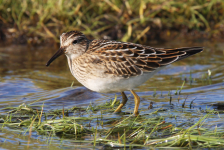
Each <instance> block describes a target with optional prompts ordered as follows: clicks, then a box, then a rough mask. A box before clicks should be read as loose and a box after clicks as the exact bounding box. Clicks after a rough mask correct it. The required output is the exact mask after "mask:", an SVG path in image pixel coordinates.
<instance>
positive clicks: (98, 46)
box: [46, 31, 203, 116]
mask: <svg viewBox="0 0 224 150" xmlns="http://www.w3.org/2000/svg"><path fill="white" fill-rule="evenodd" d="M202 51H203V47H180V48H155V47H150V46H146V45H141V44H135V43H130V42H120V41H115V40H105V39H93V40H90V39H88V38H87V37H86V36H85V35H84V34H83V33H82V32H80V31H69V32H66V33H62V34H61V36H60V48H59V49H58V51H57V52H56V53H55V54H54V55H53V56H52V57H51V58H50V59H49V61H48V62H47V64H46V66H49V65H50V64H51V63H52V62H53V61H54V60H55V59H56V58H58V57H59V56H61V55H62V54H65V55H66V57H67V61H68V66H69V68H70V71H71V74H72V75H73V76H74V77H75V78H76V79H77V80H78V81H79V82H80V83H81V84H82V85H84V86H85V87H86V88H88V89H90V90H92V91H96V92H99V93H115V92H120V93H121V95H122V102H121V103H120V104H119V106H118V107H117V108H116V109H115V111H114V112H115V113H116V112H120V111H121V108H122V107H123V106H124V105H125V104H126V102H127V101H128V98H127V96H126V94H125V93H124V91H128V90H129V91H130V92H131V93H132V94H133V96H134V102H135V106H134V112H133V114H134V115H136V116H137V115H139V112H138V108H139V104H140V97H139V96H138V95H137V94H136V93H135V91H134V88H136V87H137V86H140V85H141V84H143V83H144V82H146V81H147V80H148V79H149V78H150V77H152V76H153V75H154V74H156V73H157V72H158V71H160V70H161V69H163V68H164V67H165V66H167V65H169V64H171V63H173V62H176V61H179V60H182V59H184V58H187V57H189V56H191V55H194V54H197V53H199V52H202Z"/></svg>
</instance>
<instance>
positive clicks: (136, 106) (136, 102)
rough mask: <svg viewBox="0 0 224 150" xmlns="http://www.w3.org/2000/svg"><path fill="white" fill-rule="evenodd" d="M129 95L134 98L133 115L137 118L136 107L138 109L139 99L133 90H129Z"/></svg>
mask: <svg viewBox="0 0 224 150" xmlns="http://www.w3.org/2000/svg"><path fill="white" fill-rule="evenodd" d="M131 93H132V94H133V95H134V98H135V109H134V114H135V115H136V116H137V115H138V114H139V113H138V107H139V104H140V98H139V96H138V95H137V94H136V93H135V92H134V91H133V90H131Z"/></svg>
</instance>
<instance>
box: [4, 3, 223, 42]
mask: <svg viewBox="0 0 224 150" xmlns="http://www.w3.org/2000/svg"><path fill="white" fill-rule="evenodd" d="M223 8H224V2H223V1H222V0H210V1H201V0H196V1H186V0H182V1H177V0H160V1H156V0H151V1H148V0H140V1H135V0H129V1H117V0H103V1H97V0H90V1H86V0H77V1H69V0H60V1H54V0H46V1H42V0H35V1H30V0H23V1H17V0H2V1H0V27H1V28H0V29H1V31H2V32H1V39H2V40H3V39H4V38H5V37H6V36H5V35H6V34H9V35H11V36H12V38H13V39H16V40H17V42H19V43H30V44H40V43H43V42H46V43H47V42H49V41H54V42H59V38H58V37H59V35H60V34H61V33H63V32H67V31H70V30H80V31H83V32H84V33H85V34H87V35H88V36H90V37H93V38H109V39H115V40H116V39H119V40H122V41H134V42H137V41H138V42H141V43H146V41H149V40H150V39H157V40H166V39H170V35H171V34H172V33H173V31H174V32H176V31H178V32H184V34H186V33H188V32H191V31H194V32H193V33H197V31H203V32H205V33H206V34H204V33H203V34H202V36H203V37H204V36H207V37H222V36H223V28H222V26H223V24H224V22H223V20H224V9H223ZM195 31H196V32H195ZM174 35H176V34H174ZM189 35H190V34H189ZM196 35H197V34H196ZM194 36H195V34H194ZM202 36H201V37H202ZM166 37H168V38H166ZM185 37H186V36H185ZM14 41H15V40H14Z"/></svg>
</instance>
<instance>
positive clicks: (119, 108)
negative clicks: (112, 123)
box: [114, 92, 128, 113]
mask: <svg viewBox="0 0 224 150" xmlns="http://www.w3.org/2000/svg"><path fill="white" fill-rule="evenodd" d="M121 95H122V102H121V104H120V105H119V106H118V107H117V109H116V110H115V111H114V113H115V112H120V111H121V108H122V107H123V106H124V105H125V104H126V102H127V101H128V98H127V96H126V95H125V93H124V92H121Z"/></svg>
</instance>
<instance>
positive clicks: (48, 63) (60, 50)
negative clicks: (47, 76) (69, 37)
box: [46, 47, 65, 66]
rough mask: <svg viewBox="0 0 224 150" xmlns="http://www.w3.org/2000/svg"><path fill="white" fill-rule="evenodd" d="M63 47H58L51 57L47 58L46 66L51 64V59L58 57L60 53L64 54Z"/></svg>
mask: <svg viewBox="0 0 224 150" xmlns="http://www.w3.org/2000/svg"><path fill="white" fill-rule="evenodd" d="M64 51H65V50H64V48H61V47H60V48H59V50H58V51H57V52H56V53H55V54H54V55H53V56H52V57H51V59H50V60H48V62H47V64H46V66H49V65H50V64H51V62H52V61H54V60H55V59H56V58H58V57H59V56H61V55H62V54H64Z"/></svg>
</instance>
